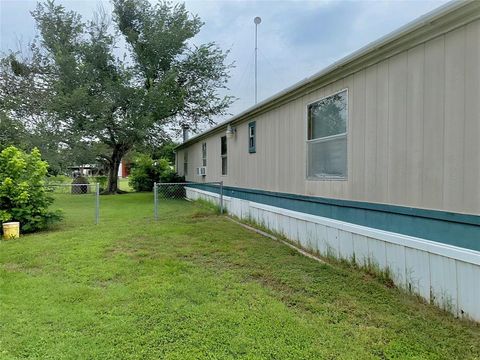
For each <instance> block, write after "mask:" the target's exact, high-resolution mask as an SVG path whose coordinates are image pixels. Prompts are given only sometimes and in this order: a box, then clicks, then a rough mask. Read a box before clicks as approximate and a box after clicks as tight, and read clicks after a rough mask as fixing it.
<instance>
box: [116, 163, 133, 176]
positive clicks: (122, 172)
mask: <svg viewBox="0 0 480 360" xmlns="http://www.w3.org/2000/svg"><path fill="white" fill-rule="evenodd" d="M128 175H130V166H129V164H128V163H127V161H126V160H125V159H122V161H121V163H120V166H119V167H118V177H119V178H127V177H128Z"/></svg>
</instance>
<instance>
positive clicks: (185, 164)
mask: <svg viewBox="0 0 480 360" xmlns="http://www.w3.org/2000/svg"><path fill="white" fill-rule="evenodd" d="M187 175H188V151H186V150H185V152H184V153H183V176H187Z"/></svg>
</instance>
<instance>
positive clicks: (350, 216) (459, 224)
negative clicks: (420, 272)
mask: <svg viewBox="0 0 480 360" xmlns="http://www.w3.org/2000/svg"><path fill="white" fill-rule="evenodd" d="M189 186H191V187H195V188H199V189H203V190H206V191H211V192H214V193H219V188H218V186H214V185H206V184H198V183H195V184H193V183H192V184H190V185H189ZM223 189H224V195H225V196H231V197H235V198H238V199H243V200H249V201H254V202H257V203H261V204H266V205H271V206H276V207H280V208H283V209H288V210H293V211H298V212H303V213H307V214H312V215H318V216H323V217H326V218H330V219H335V220H339V221H345V222H349V223H352V224H357V225H363V226H367V227H371V228H374V229H379V230H385V231H391V232H395V233H399V234H404V235H409V236H415V237H419V238H422V239H427V240H432V241H436V242H440V243H443V244H449V245H454V246H459V247H463V248H466V249H471V250H476V251H480V216H477V215H466V214H458V213H452V212H445V211H437V210H426V209H418V208H411V207H404V206H396V205H386V204H374V203H368V202H361V201H350V200H338V199H328V198H321V197H314V196H305V195H295V194H287V193H278V192H271V191H264V190H256V189H245V188H237V187H230V186H224V187H223Z"/></svg>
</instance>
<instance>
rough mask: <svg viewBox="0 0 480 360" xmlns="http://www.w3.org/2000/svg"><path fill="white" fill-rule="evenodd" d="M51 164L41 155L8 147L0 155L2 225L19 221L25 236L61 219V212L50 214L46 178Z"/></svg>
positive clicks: (50, 200) (36, 150)
mask: <svg viewBox="0 0 480 360" xmlns="http://www.w3.org/2000/svg"><path fill="white" fill-rule="evenodd" d="M47 169H48V164H47V163H46V162H45V161H42V159H41V156H40V151H38V149H33V150H32V152H31V153H30V154H27V153H25V152H23V151H22V150H19V149H17V148H16V147H14V146H9V147H7V148H5V149H4V150H3V151H2V152H0V221H1V222H7V221H18V222H20V227H21V229H22V232H33V231H37V230H41V229H44V228H46V227H47V226H48V225H50V224H52V223H53V222H55V221H58V220H60V219H61V213H60V211H49V210H48V207H49V206H50V205H51V204H52V202H53V198H52V197H51V196H49V194H48V191H47V187H46V182H45V178H46V175H47Z"/></svg>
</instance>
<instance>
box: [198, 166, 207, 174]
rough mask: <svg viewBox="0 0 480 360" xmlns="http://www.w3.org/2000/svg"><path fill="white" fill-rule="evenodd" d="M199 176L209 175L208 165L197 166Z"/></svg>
mask: <svg viewBox="0 0 480 360" xmlns="http://www.w3.org/2000/svg"><path fill="white" fill-rule="evenodd" d="M197 176H207V167H206V166H200V167H197Z"/></svg>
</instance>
